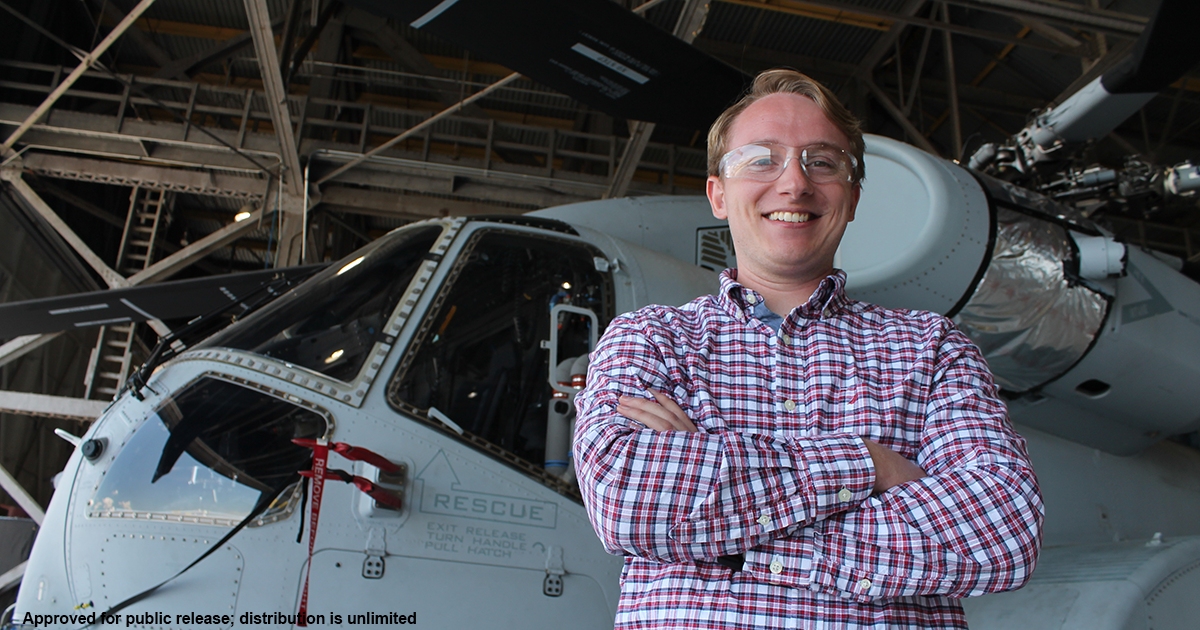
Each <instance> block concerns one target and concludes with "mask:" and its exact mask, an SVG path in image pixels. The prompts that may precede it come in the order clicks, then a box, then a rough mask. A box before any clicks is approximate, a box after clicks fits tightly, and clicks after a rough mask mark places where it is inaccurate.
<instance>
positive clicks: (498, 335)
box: [388, 229, 613, 471]
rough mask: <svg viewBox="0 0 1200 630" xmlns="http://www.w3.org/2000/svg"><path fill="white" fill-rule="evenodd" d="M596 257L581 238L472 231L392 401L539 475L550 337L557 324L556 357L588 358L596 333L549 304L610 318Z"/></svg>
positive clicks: (396, 380)
mask: <svg viewBox="0 0 1200 630" xmlns="http://www.w3.org/2000/svg"><path fill="white" fill-rule="evenodd" d="M600 256H602V254H601V253H600V251H599V250H595V249H593V248H591V247H590V246H588V245H585V244H582V243H580V242H578V241H570V240H566V239H562V240H560V239H558V238H553V237H544V236H540V235H534V234H529V233H519V232H509V231H505V230H497V229H484V230H480V231H478V232H476V233H475V234H473V235H472V237H471V241H470V242H469V243H468V244H467V246H466V248H465V249H464V251H463V253H462V254H460V256H459V258H458V263H457V265H456V267H455V268H454V269H453V270H452V272H451V276H450V277H449V278H448V279H447V281H446V283H445V284H444V285H443V287H442V289H441V290H440V291H439V293H438V295H437V297H436V298H435V301H434V303H433V305H432V306H431V308H430V309H429V311H428V313H427V315H426V318H425V319H424V320H423V322H422V325H421V328H420V329H419V330H418V332H417V334H416V336H415V337H414V341H413V343H412V345H411V346H410V348H409V351H408V352H407V353H406V354H405V359H404V360H403V361H402V362H401V364H400V366H399V367H398V368H397V371H396V374H395V376H394V377H393V379H392V382H391V384H390V386H389V390H388V400H389V402H390V403H391V404H392V405H393V406H394V407H396V408H398V409H406V408H407V409H410V410H417V411H422V412H427V411H428V410H429V409H430V408H436V409H437V411H438V412H441V414H444V415H445V416H446V417H448V418H450V420H451V421H452V422H453V423H454V424H456V425H458V426H459V427H460V428H462V429H463V431H464V433H465V435H464V437H465V438H466V439H467V440H468V441H471V442H473V443H475V444H476V445H479V444H480V442H479V440H483V441H484V442H486V443H487V448H488V449H489V450H492V451H495V448H494V447H499V449H500V450H501V451H503V456H504V457H505V458H507V459H509V460H511V459H512V457H511V456H512V455H515V456H516V457H518V458H520V460H521V461H522V465H523V466H526V467H529V468H531V469H532V470H536V471H542V470H543V467H544V466H545V465H546V463H547V462H546V459H547V443H546V435H547V422H548V418H547V411H548V409H549V407H550V405H551V403H552V401H553V398H554V394H553V391H552V389H551V387H550V385H549V383H548V379H549V377H550V374H551V368H550V352H549V350H548V348H547V343H546V342H547V341H549V339H550V329H551V325H552V322H553V325H554V326H555V327H556V329H557V334H556V336H557V338H558V352H557V354H558V357H559V361H560V362H563V361H565V360H577V359H578V358H579V357H581V356H586V354H587V352H588V349H589V346H588V343H589V337H590V336H591V334H592V333H593V332H597V331H593V330H591V328H593V327H594V325H593V324H592V323H591V320H590V319H589V318H586V317H578V316H574V315H570V314H568V315H561V314H560V315H552V311H551V309H553V308H554V307H555V306H556V305H559V304H563V305H570V306H573V307H577V308H579V309H587V310H589V311H591V312H592V313H594V314H595V315H596V319H597V321H598V323H599V325H601V326H603V325H605V324H607V322H608V320H609V319H611V317H612V310H613V307H612V287H611V280H610V277H609V275H608V274H606V273H601V272H600V271H597V269H596V265H597V263H596V259H597V257H600ZM552 317H553V318H554V320H557V321H554V320H552ZM567 380H570V379H569V377H568V379H567ZM551 450H552V451H553V450H554V449H553V448H552V449H551ZM560 450H561V449H560ZM561 456H562V455H561V454H555V455H554V457H553V458H552V459H557V458H558V457H561Z"/></svg>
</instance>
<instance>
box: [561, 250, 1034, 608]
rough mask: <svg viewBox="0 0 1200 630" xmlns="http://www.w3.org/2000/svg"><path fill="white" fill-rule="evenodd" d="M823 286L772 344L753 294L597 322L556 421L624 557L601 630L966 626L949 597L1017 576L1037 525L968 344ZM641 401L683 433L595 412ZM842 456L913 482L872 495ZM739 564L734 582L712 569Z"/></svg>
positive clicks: (1028, 562)
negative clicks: (688, 429) (884, 455)
mask: <svg viewBox="0 0 1200 630" xmlns="http://www.w3.org/2000/svg"><path fill="white" fill-rule="evenodd" d="M844 287H845V275H844V274H843V273H842V272H840V271H839V272H837V273H835V274H834V275H831V276H829V277H828V278H826V279H825V280H824V281H822V283H821V286H820V288H819V289H818V290H817V291H816V292H815V293H814V294H813V296H812V298H810V299H809V301H808V302H807V303H806V304H804V305H802V306H800V307H797V308H796V309H795V310H794V311H792V312H791V313H790V314H788V315H787V316H786V317H784V319H783V322H782V325H781V326H780V327H779V330H778V331H775V330H772V328H771V327H770V326H768V325H766V324H764V323H763V322H762V321H761V320H759V319H757V318H756V317H755V315H754V313H755V306H756V305H757V304H758V303H759V302H760V301H761V300H762V296H760V295H759V294H757V293H755V292H754V291H752V290H750V289H747V288H745V287H743V286H742V285H740V284H738V283H737V281H736V271H726V272H725V273H724V274H722V276H721V290H720V293H718V295H716V296H706V297H702V298H699V299H697V300H695V301H693V302H691V303H689V304H687V305H685V306H683V307H682V308H672V307H665V306H648V307H646V308H643V309H641V310H639V311H636V312H633V313H629V314H626V315H622V316H620V317H618V318H617V319H615V320H614V321H613V322H612V324H611V325H610V326H609V327H608V330H607V331H606V332H605V334H604V337H603V339H602V340H601V342H600V345H599V347H597V349H596V351H595V352H594V353H593V354H592V356H591V364H590V367H589V370H588V384H587V387H586V388H585V389H584V390H583V391H582V392H581V393H580V394H579V396H578V398H577V400H576V404H577V406H578V410H579V417H578V421H577V427H576V432H575V461H576V465H577V467H578V472H579V480H580V485H581V487H582V489H583V494H584V499H585V502H586V503H587V506H588V510H589V513H590V515H591V519H592V523H593V525H594V526H595V528H596V531H597V532H598V533H599V535H600V538H601V540H602V541H603V542H604V545H605V547H606V548H607V549H608V550H609V551H610V552H611V553H616V554H625V555H626V556H627V557H626V562H625V569H624V573H623V575H622V581H621V602H620V606H619V610H618V614H617V627H619V628H791V627H799V628H876V627H878V628H882V627H887V628H897V627H913V628H918V627H919V628H965V627H966V621H965V619H964V616H963V613H962V608H961V607H960V606H959V604H958V602H957V601H956V600H955V599H953V598H960V597H966V596H970V595H978V594H982V593H988V592H994V591H1002V590H1008V589H1014V588H1018V587H1020V586H1021V585H1022V584H1024V583H1025V582H1026V581H1027V580H1028V579H1029V576H1030V572H1031V571H1032V570H1033V566H1034V563H1035V562H1036V559H1037V553H1038V549H1039V546H1040V542H1041V523H1042V516H1043V508H1042V501H1041V495H1040V493H1039V490H1038V486H1037V480H1036V479H1035V477H1034V474H1033V470H1032V468H1031V466H1030V464H1029V460H1028V457H1027V454H1026V449H1025V442H1024V440H1023V439H1022V438H1021V437H1020V436H1018V435H1017V434H1016V433H1014V431H1013V429H1012V426H1011V425H1010V424H1009V422H1008V419H1007V414H1006V412H1005V407H1004V404H1003V403H1002V402H1001V401H1000V400H999V399H998V398H997V389H996V386H995V385H994V383H993V381H992V378H991V375H990V373H989V372H988V370H987V367H986V365H985V363H984V361H983V359H982V357H981V356H980V354H979V351H978V350H977V349H976V348H975V346H974V345H973V344H972V343H971V342H970V340H968V339H967V337H966V336H965V335H963V334H962V333H961V332H959V331H958V330H957V329H956V328H955V327H954V325H953V324H952V323H951V322H950V321H949V320H947V319H946V318H944V317H942V316H940V315H936V314H933V313H927V312H921V311H906V310H891V309H885V308H881V307H879V306H875V305H871V304H866V303H862V302H855V301H852V300H850V299H848V298H847V297H846V294H845V291H844ZM651 388H652V389H657V390H659V391H662V392H664V393H665V394H667V395H668V396H670V397H671V398H672V399H673V400H675V402H677V403H678V404H679V405H680V406H681V407H682V408H683V410H684V411H685V412H687V414H688V416H689V417H690V418H691V419H692V420H693V421H694V422H695V424H696V426H697V427H698V428H699V432H698V433H684V432H670V431H668V432H655V431H651V430H649V429H647V428H645V427H643V426H641V425H640V424H638V423H635V422H633V421H631V420H629V419H628V418H625V417H622V416H620V415H618V414H617V413H616V412H615V407H616V405H617V398H618V397H619V396H621V395H632V396H643V397H647V398H649V397H650V395H649V394H648V393H647V389H651ZM860 438H869V439H872V440H875V441H877V442H879V443H880V444H883V445H884V446H887V447H889V448H892V449H893V450H895V451H897V452H899V453H901V454H903V455H904V456H905V457H907V458H908V459H910V460H912V461H915V462H917V463H918V464H919V465H920V466H921V467H922V468H924V469H925V470H926V471H927V472H928V473H929V475H930V476H929V477H927V478H925V479H921V480H919V481H913V482H908V483H905V484H901V485H899V486H896V487H894V488H892V489H890V490H889V491H887V492H885V493H883V494H881V495H878V496H871V492H872V486H873V484H874V479H875V471H874V467H873V464H872V460H871V457H870V454H869V452H868V451H867V449H866V446H865V444H864V443H863V441H862V439H860ZM739 553H744V554H745V565H744V570H743V571H740V572H734V571H732V570H731V569H729V568H726V567H725V566H722V565H721V564H718V563H716V562H715V561H714V559H715V558H717V557H719V556H725V555H735V554H739Z"/></svg>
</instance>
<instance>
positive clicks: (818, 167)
mask: <svg viewBox="0 0 1200 630" xmlns="http://www.w3.org/2000/svg"><path fill="white" fill-rule="evenodd" d="M800 162H801V163H802V164H804V172H805V174H807V175H808V178H809V179H811V180H813V181H814V182H817V183H824V182H832V181H838V180H849V179H850V171H851V170H852V167H851V166H850V156H848V155H846V152H845V151H842V150H841V149H839V148H837V147H832V146H829V145H827V144H814V145H812V146H810V147H805V148H804V149H803V150H802V151H801V153H800Z"/></svg>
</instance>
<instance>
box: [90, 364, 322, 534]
mask: <svg viewBox="0 0 1200 630" xmlns="http://www.w3.org/2000/svg"><path fill="white" fill-rule="evenodd" d="M326 429H327V423H326V420H325V418H324V416H322V415H321V414H320V413H318V412H316V411H315V410H313V409H310V408H306V407H304V406H301V405H299V404H294V403H292V402H289V401H286V400H283V399H281V398H279V397H276V396H273V395H271V394H269V393H267V392H265V391H260V390H258V389H252V388H250V387H248V386H243V385H239V384H235V383H232V382H229V381H226V380H222V379H219V378H213V377H205V378H202V379H200V380H198V381H196V382H195V383H193V384H192V385H190V386H188V387H187V388H185V389H184V390H183V391H181V392H179V393H178V394H176V395H175V396H173V397H172V398H170V399H169V400H167V401H166V402H165V403H163V404H162V405H160V406H159V408H158V409H157V410H156V411H155V412H154V414H152V415H151V416H150V417H149V418H147V419H146V421H145V423H143V424H142V426H140V427H139V428H138V429H137V430H136V431H135V432H134V434H133V436H132V437H131V438H130V439H129V441H128V442H127V443H126V444H125V445H124V447H123V448H122V449H121V452H120V454H119V455H117V458H116V460H115V461H114V462H113V464H112V467H111V468H109V470H108V472H107V473H106V474H105V476H104V481H103V482H101V484H100V487H99V488H98V489H97V491H96V495H95V497H94V498H93V499H92V501H91V503H90V504H89V508H88V515H89V516H93V517H124V518H146V519H157V520H180V521H187V522H198V523H207V524H213V525H226V526H232V525H234V524H236V523H237V522H239V521H241V520H242V519H243V518H245V517H246V515H248V514H249V513H250V512H251V510H253V509H254V506H255V505H256V504H257V503H258V501H259V499H260V498H261V497H263V496H264V495H266V496H269V495H271V494H273V493H274V492H275V491H276V490H278V489H280V488H281V487H284V486H287V485H290V484H294V483H295V482H296V481H297V480H298V477H297V476H296V472H297V471H300V470H306V469H308V468H310V467H311V461H312V451H311V450H309V449H307V448H303V447H300V446H296V445H295V444H293V443H292V439H293V438H309V439H315V438H318V437H321V436H323V435H325V433H326ZM291 495H292V493H291V492H288V491H284V492H283V493H282V494H280V497H279V499H277V500H276V503H277V505H273V506H272V508H271V511H274V512H279V511H281V510H283V509H284V508H285V506H286V504H287V503H288V502H289V501H292V500H293V497H292V496H291Z"/></svg>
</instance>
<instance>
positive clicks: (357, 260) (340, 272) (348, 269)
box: [337, 256, 363, 276]
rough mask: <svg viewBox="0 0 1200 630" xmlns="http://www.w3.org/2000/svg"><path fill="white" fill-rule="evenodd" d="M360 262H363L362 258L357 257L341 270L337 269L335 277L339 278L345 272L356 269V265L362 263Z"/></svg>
mask: <svg viewBox="0 0 1200 630" xmlns="http://www.w3.org/2000/svg"><path fill="white" fill-rule="evenodd" d="M362 261H363V257H362V256H359V257H358V258H355V259H354V260H351V261H350V262H348V263H346V266H345V267H342V268H341V269H338V272H337V275H339V276H340V275H342V274H344V273H346V272H347V271H350V270H351V269H353V268H355V267H357V266H358V263H360V262H362Z"/></svg>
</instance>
